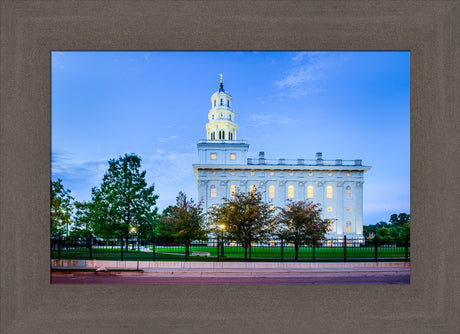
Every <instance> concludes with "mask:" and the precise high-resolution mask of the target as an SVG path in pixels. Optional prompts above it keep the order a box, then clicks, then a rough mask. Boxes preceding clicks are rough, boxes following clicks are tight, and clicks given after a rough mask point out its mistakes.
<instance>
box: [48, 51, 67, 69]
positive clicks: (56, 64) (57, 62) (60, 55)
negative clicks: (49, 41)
mask: <svg viewBox="0 0 460 334" xmlns="http://www.w3.org/2000/svg"><path fill="white" fill-rule="evenodd" d="M64 61H65V53H64V52H62V51H53V52H51V66H52V69H53V70H58V69H59V70H62V69H64V67H65V66H64Z"/></svg>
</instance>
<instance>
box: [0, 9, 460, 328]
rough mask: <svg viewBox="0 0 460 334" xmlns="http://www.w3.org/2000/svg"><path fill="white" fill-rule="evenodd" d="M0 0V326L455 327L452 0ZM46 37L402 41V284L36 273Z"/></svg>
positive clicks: (43, 227)
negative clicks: (406, 176)
mask: <svg viewBox="0 0 460 334" xmlns="http://www.w3.org/2000/svg"><path fill="white" fill-rule="evenodd" d="M0 4H1V54H0V56H1V58H0V59H1V63H0V64H1V68H0V70H1V77H2V80H1V99H0V112H1V114H0V117H1V122H0V140H1V147H0V149H1V151H0V153H1V154H0V185H1V201H0V203H1V204H0V205H1V210H0V215H1V230H0V231H1V233H0V240H1V252H0V259H1V262H0V271H1V274H0V278H1V313H0V316H1V318H0V319H1V322H0V323H1V325H0V331H1V333H125V332H127V331H134V332H138V333H146V332H151V333H163V332H170V333H176V332H178V333H179V332H180V333H183V332H186V333H189V332H191V333H202V332H206V331H213V332H219V333H227V332H229V333H230V332H231V333H258V332H270V333H271V332H276V333H297V332H298V333H323V332H324V333H326V332H327V333H352V332H355V333H356V332H358V333H360V332H363V333H366V332H367V333H395V332H398V333H399V332H405V333H453V332H457V331H458V330H459V322H458V318H457V317H458V314H459V303H458V300H459V291H460V289H459V278H458V277H459V272H458V266H457V267H456V264H457V263H458V261H457V256H458V248H459V247H458V242H457V240H456V238H455V237H456V236H458V232H457V231H458V227H457V226H456V224H457V222H456V220H457V217H458V215H457V213H458V211H459V210H458V196H456V183H457V182H456V180H458V176H457V171H458V158H457V157H458V153H457V150H458V148H457V146H458V142H459V139H458V130H456V128H455V125H456V124H457V125H458V110H459V107H460V106H459V97H458V88H459V87H458V73H459V61H458V59H459V54H460V53H459V47H460V46H459V43H458V36H459V25H460V21H459V20H458V18H459V17H460V4H459V3H458V2H455V1H423V2H420V1H380V2H368V1H346V2H345V1H282V2H278V1H254V2H253V1H246V0H243V1H238V2H236V1H235V2H233V1H200V2H192V1H190V2H187V1H85V0H82V1H40V2H35V1H27V2H19V1H8V0H3V1H1V2H0ZM52 50H410V52H411V128H410V131H411V212H410V213H411V218H412V238H411V239H412V241H411V245H412V249H411V284H409V285H398V286H390V285H187V286H181V285H72V286H70V285H51V284H50V261H49V200H50V198H49V182H50V171H51V169H50V160H51V154H50V153H51V127H50V122H51V114H50V110H51V94H50V80H51V76H50V70H51V64H50V62H51V57H50V55H51V53H50V52H51V51H52ZM369 112H372V111H369ZM395 163H397V161H395Z"/></svg>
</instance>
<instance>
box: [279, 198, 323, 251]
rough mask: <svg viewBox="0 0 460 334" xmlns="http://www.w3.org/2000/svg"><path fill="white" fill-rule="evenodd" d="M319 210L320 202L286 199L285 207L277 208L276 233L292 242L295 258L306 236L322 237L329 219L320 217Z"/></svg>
mask: <svg viewBox="0 0 460 334" xmlns="http://www.w3.org/2000/svg"><path fill="white" fill-rule="evenodd" d="M321 212H322V209H321V206H320V204H318V203H313V202H310V201H292V200H288V201H287V203H286V207H285V208H279V213H278V215H277V219H276V225H277V226H278V228H277V230H278V231H279V232H278V234H279V235H280V236H281V235H282V236H283V237H284V239H286V240H287V241H290V242H292V243H294V249H295V259H296V260H297V259H298V256H299V247H300V246H301V245H302V244H304V243H306V242H307V238H309V237H315V238H316V240H321V239H323V238H324V234H325V233H326V232H327V228H328V225H329V224H330V223H331V221H330V220H328V219H323V218H321Z"/></svg>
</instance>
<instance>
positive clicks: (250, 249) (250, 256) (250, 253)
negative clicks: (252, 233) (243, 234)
mask: <svg viewBox="0 0 460 334" xmlns="http://www.w3.org/2000/svg"><path fill="white" fill-rule="evenodd" d="M249 262H252V245H251V242H249Z"/></svg>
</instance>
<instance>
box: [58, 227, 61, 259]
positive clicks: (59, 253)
mask: <svg viewBox="0 0 460 334" xmlns="http://www.w3.org/2000/svg"><path fill="white" fill-rule="evenodd" d="M60 259H61V232H59V233H58V260H60Z"/></svg>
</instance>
